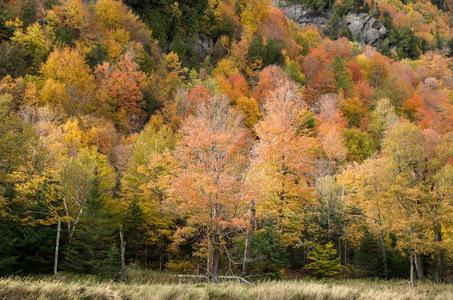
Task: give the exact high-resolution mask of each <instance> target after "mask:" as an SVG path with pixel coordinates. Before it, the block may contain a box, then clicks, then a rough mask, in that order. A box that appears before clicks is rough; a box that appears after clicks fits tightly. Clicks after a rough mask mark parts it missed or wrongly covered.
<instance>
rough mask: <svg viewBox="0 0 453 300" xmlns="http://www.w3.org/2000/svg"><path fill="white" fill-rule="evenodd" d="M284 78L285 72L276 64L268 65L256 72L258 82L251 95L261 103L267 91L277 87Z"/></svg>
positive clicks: (285, 77)
mask: <svg viewBox="0 0 453 300" xmlns="http://www.w3.org/2000/svg"><path fill="white" fill-rule="evenodd" d="M285 79H287V76H286V74H285V73H284V72H283V70H282V69H281V68H280V67H278V66H268V67H266V68H264V69H263V70H262V71H261V72H260V73H259V74H258V84H257V85H256V87H255V89H254V91H253V97H254V98H255V99H256V101H257V102H258V104H260V103H262V102H263V101H264V99H265V98H266V97H267V96H268V95H269V93H270V92H271V91H272V90H274V89H275V88H277V87H278V86H279V85H280V84H281V83H282V82H283V81H284V80H285Z"/></svg>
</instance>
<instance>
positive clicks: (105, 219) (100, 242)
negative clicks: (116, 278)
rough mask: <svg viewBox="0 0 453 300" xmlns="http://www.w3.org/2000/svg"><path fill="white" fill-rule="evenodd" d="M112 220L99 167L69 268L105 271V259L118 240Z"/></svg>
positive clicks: (69, 257)
mask: <svg viewBox="0 0 453 300" xmlns="http://www.w3.org/2000/svg"><path fill="white" fill-rule="evenodd" d="M110 221H111V216H110V215H109V213H108V212H107V210H106V208H105V206H104V201H103V199H102V192H101V190H100V182H99V176H98V174H97V171H96V170H95V174H94V178H93V180H92V182H91V188H90V192H89V196H88V199H87V203H86V207H85V212H84V214H83V215H82V217H81V220H80V222H79V225H78V227H77V230H76V232H75V234H74V236H73V238H72V240H71V241H70V242H69V246H68V250H67V253H66V261H65V265H64V268H65V269H67V270H70V271H74V272H78V273H92V274H94V273H101V272H102V265H103V261H104V259H106V258H107V256H108V252H109V250H110V245H112V243H113V241H114V240H115V239H114V238H115V235H114V229H113V227H112V225H111V222H110ZM109 222H110V224H109Z"/></svg>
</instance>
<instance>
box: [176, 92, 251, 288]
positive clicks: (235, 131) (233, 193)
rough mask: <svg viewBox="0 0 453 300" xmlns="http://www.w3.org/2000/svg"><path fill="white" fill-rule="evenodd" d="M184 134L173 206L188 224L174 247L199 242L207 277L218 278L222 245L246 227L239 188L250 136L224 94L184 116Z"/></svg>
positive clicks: (179, 233)
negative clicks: (193, 113) (230, 235)
mask: <svg viewBox="0 0 453 300" xmlns="http://www.w3.org/2000/svg"><path fill="white" fill-rule="evenodd" d="M180 133H181V139H180V141H179V142H178V143H177V145H176V149H175V158H176V161H177V163H178V170H177V171H176V173H177V174H176V175H175V178H174V181H173V188H172V196H173V197H172V198H173V199H172V200H173V201H172V205H173V207H174V208H175V209H176V212H177V213H179V214H180V215H181V216H183V217H185V218H186V220H187V222H186V226H184V227H182V228H180V229H179V230H178V231H177V232H176V237H175V243H176V244H178V242H182V241H184V240H187V239H191V240H197V241H198V246H199V252H198V253H197V254H198V255H200V256H202V257H206V258H207V274H208V276H209V277H210V278H211V279H213V280H215V278H216V276H217V274H218V264H219V256H220V253H221V250H222V245H224V242H225V241H226V240H227V239H228V235H229V234H231V232H232V231H234V230H236V229H238V228H241V227H243V220H242V213H243V211H244V210H245V208H243V207H242V203H241V201H240V200H241V199H240V198H241V197H240V190H241V189H240V188H241V184H242V177H243V176H242V173H243V170H244V168H245V163H246V160H247V144H248V134H247V130H246V129H245V128H244V126H243V124H242V118H241V117H240V114H239V113H238V112H236V111H235V110H233V109H232V108H231V107H230V106H229V104H228V100H227V99H226V98H223V97H220V96H213V97H212V98H211V99H209V101H207V102H205V103H203V104H202V105H201V106H200V107H199V109H198V111H197V112H196V114H195V115H190V116H189V117H188V118H186V120H185V121H184V122H183V125H182V128H181V132H180ZM197 237H198V239H197Z"/></svg>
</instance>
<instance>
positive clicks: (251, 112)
mask: <svg viewBox="0 0 453 300" xmlns="http://www.w3.org/2000/svg"><path fill="white" fill-rule="evenodd" d="M236 107H237V108H238V109H239V110H240V111H241V112H242V113H243V114H244V123H245V125H246V126H247V127H248V128H253V126H255V124H256V123H257V122H258V120H259V119H260V118H261V112H260V110H259V107H258V103H256V100H255V98H253V97H251V98H248V97H239V98H238V99H237V100H236Z"/></svg>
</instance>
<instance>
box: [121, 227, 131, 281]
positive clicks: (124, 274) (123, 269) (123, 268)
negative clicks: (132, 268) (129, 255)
mask: <svg viewBox="0 0 453 300" xmlns="http://www.w3.org/2000/svg"><path fill="white" fill-rule="evenodd" d="M125 252H126V241H125V240H124V236H123V225H121V226H120V256H121V280H122V281H124V282H127V281H128V279H129V278H128V275H127V267H126V258H125Z"/></svg>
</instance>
